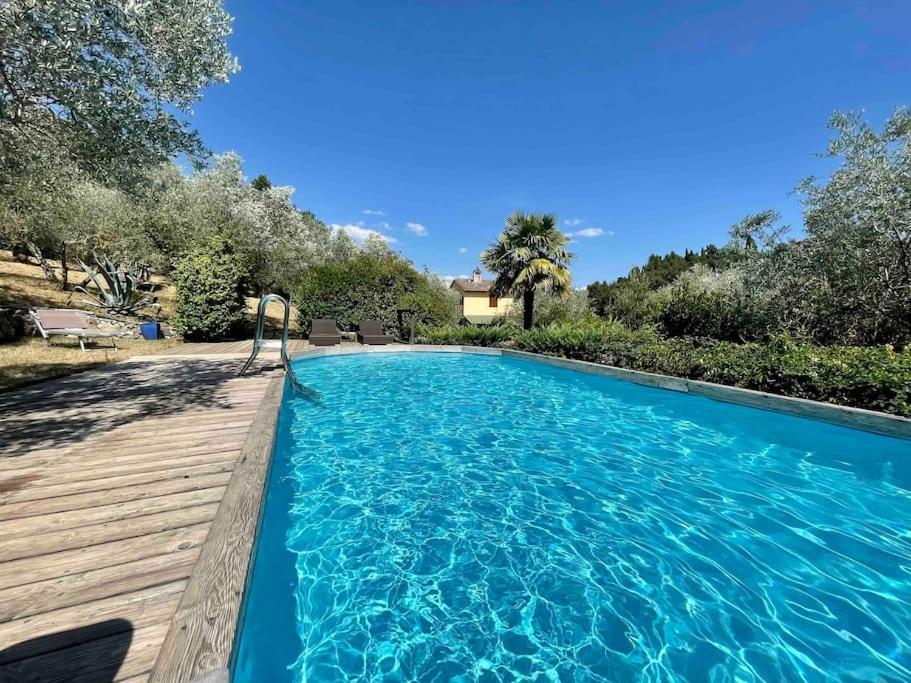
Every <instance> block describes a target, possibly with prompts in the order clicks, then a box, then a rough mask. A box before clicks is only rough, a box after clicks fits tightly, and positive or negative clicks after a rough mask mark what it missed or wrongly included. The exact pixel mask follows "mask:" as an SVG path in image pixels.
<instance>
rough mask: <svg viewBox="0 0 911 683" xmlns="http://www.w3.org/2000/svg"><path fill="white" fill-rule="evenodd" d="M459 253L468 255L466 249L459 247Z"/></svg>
mask: <svg viewBox="0 0 911 683" xmlns="http://www.w3.org/2000/svg"><path fill="white" fill-rule="evenodd" d="M459 253H460V254H467V253H468V247H459Z"/></svg>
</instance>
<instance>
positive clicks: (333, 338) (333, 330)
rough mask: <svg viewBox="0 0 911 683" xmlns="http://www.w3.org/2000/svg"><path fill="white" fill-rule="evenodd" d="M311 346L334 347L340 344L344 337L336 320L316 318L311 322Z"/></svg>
mask: <svg viewBox="0 0 911 683" xmlns="http://www.w3.org/2000/svg"><path fill="white" fill-rule="evenodd" d="M308 339H309V340H310V346H334V345H335V344H340V343H341V341H342V336H341V335H340V334H339V331H338V326H337V325H336V324H335V321H334V320H328V319H325V318H314V319H313V320H312V321H311V322H310V336H309V337H308Z"/></svg>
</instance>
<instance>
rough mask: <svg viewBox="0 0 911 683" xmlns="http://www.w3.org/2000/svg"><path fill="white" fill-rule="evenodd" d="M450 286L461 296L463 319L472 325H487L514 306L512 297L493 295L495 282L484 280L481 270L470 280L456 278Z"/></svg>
mask: <svg viewBox="0 0 911 683" xmlns="http://www.w3.org/2000/svg"><path fill="white" fill-rule="evenodd" d="M449 286H450V288H451V289H454V290H456V291H457V292H458V293H459V294H460V295H461V297H462V298H461V306H462V317H463V318H465V319H466V320H467V321H468V322H470V323H477V324H481V325H486V324H488V323H490V322H491V321H492V320H493V319H494V318H499V317H502V316H504V315H506V312H507V311H508V310H509V308H510V306H512V302H513V299H512V297H511V296H500V297H497V296H494V295H493V281H492V280H482V279H481V269H480V268H475V269H474V272H473V273H472V274H471V278H470V279H469V278H456V279H455V280H453V281H452V284H451V285H449Z"/></svg>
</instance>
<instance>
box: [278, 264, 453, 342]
mask: <svg viewBox="0 0 911 683" xmlns="http://www.w3.org/2000/svg"><path fill="white" fill-rule="evenodd" d="M292 298H293V301H294V304H295V306H296V307H297V311H298V318H299V322H300V326H301V329H303V330H304V331H305V332H309V329H310V320H311V319H312V318H332V319H334V320H335V321H336V322H337V323H338V325H339V328H340V329H342V330H352V331H353V330H355V329H357V326H358V325H359V324H360V322H361V321H362V320H364V319H373V320H379V321H380V322H381V323H382V324H383V327H384V328H385V329H387V330H394V329H396V328H397V324H398V320H397V315H396V310H397V309H399V308H413V309H415V310H416V316H417V322H419V323H422V324H425V325H445V324H447V323H450V322H454V320H455V315H456V308H455V302H454V301H453V300H452V297H451V295H450V293H449V292H448V291H447V289H446V288H445V287H444V286H443V285H442V283H440V282H439V281H435V280H434V279H433V278H432V277H431V276H429V275H427V274H426V273H419V272H418V271H416V270H415V269H414V266H412V265H411V263H410V262H409V261H406V260H405V259H403V258H402V257H401V256H398V255H397V254H393V253H391V252H386V253H369V252H360V253H358V254H356V255H355V256H354V258H351V259H349V260H347V261H342V262H340V263H327V264H325V265H320V266H313V267H311V268H308V269H307V271H306V272H304V274H303V276H302V277H301V280H300V282H299V283H298V286H297V287H296V288H295V290H294V294H293V297H292ZM401 333H404V331H401V330H400V334H401Z"/></svg>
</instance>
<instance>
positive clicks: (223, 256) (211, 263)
mask: <svg viewBox="0 0 911 683" xmlns="http://www.w3.org/2000/svg"><path fill="white" fill-rule="evenodd" d="M242 273H243V263H242V261H241V260H240V258H239V257H238V256H237V254H236V253H235V252H234V249H233V247H232V246H231V245H230V243H228V242H227V241H226V240H225V239H223V238H221V237H217V236H216V237H212V238H210V239H207V240H205V241H204V242H202V243H200V244H199V245H197V246H196V247H195V248H194V249H193V250H192V251H191V252H190V253H189V254H187V256H185V257H184V258H182V259H181V260H180V262H179V263H178V264H177V268H176V269H175V270H174V276H173V277H174V286H175V288H176V289H177V295H176V297H175V307H176V314H177V315H176V319H175V321H174V328H175V329H176V330H177V332H178V333H179V334H180V335H181V336H182V337H183V338H184V339H186V340H188V341H209V340H216V339H220V338H223V337H225V336H229V335H231V334H233V333H235V332H237V331H238V330H239V328H240V327H241V325H242V324H243V322H244V311H245V310H246V304H245V301H244V282H243V276H242Z"/></svg>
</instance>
